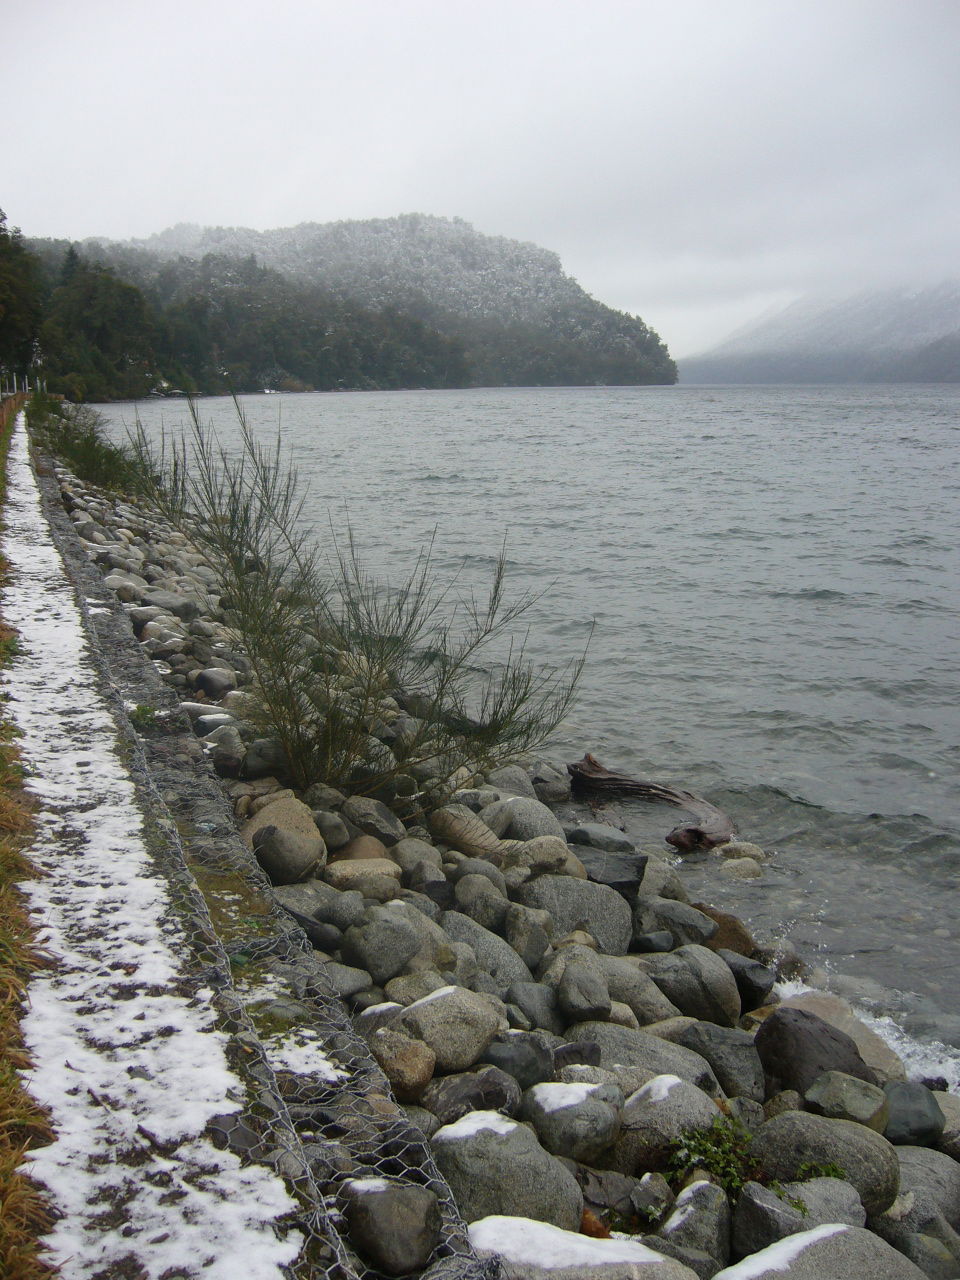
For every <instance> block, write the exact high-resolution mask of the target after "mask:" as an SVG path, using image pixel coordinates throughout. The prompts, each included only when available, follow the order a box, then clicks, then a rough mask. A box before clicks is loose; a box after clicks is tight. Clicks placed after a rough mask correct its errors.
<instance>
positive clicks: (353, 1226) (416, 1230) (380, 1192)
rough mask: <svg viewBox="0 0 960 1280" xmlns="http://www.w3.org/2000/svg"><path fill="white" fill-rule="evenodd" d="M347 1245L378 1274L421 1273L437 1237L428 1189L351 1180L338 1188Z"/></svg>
mask: <svg viewBox="0 0 960 1280" xmlns="http://www.w3.org/2000/svg"><path fill="white" fill-rule="evenodd" d="M341 1197H342V1200H343V1213H344V1218H345V1219H346V1223H347V1231H348V1234H349V1236H350V1242H351V1243H352V1244H353V1245H354V1246H355V1248H356V1249H357V1250H358V1252H359V1253H360V1254H361V1255H362V1256H363V1257H364V1258H365V1259H366V1260H367V1261H368V1262H369V1263H371V1264H372V1265H373V1266H374V1267H375V1268H376V1269H377V1270H378V1271H383V1272H385V1273H386V1274H387V1275H389V1276H402V1275H406V1274H408V1273H409V1272H411V1271H421V1270H422V1269H423V1268H424V1267H425V1266H426V1265H427V1263H428V1262H429V1260H430V1256H431V1254H432V1253H433V1251H434V1249H435V1248H436V1245H437V1241H438V1240H439V1239H440V1228H441V1223H442V1219H441V1215H440V1205H439V1203H438V1201H437V1196H436V1193H435V1192H433V1191H431V1190H430V1189H429V1187H419V1186H415V1185H414V1184H413V1183H408V1182H396V1181H394V1180H393V1179H392V1178H353V1179H350V1180H349V1181H347V1182H346V1183H344V1185H343V1188H342V1190H341Z"/></svg>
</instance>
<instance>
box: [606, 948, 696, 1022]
mask: <svg viewBox="0 0 960 1280" xmlns="http://www.w3.org/2000/svg"><path fill="white" fill-rule="evenodd" d="M594 963H595V964H596V966H597V968H598V969H599V970H600V972H601V973H602V974H603V976H604V978H605V979H606V983H607V990H608V991H609V992H610V999H611V1000H617V1001H619V1002H620V1003H621V1004H625V1005H626V1006H627V1007H628V1008H629V1009H631V1010H632V1012H633V1014H634V1016H635V1017H636V1019H637V1021H638V1022H639V1023H640V1025H641V1026H646V1025H647V1023H650V1022H661V1021H663V1019H664V1018H672V1017H674V1016H675V1015H676V1014H677V1013H679V1010H678V1009H677V1006H676V1005H675V1004H673V1002H672V1001H670V1000H668V999H667V997H666V996H665V995H664V994H663V992H662V991H661V990H660V988H659V987H658V986H657V984H656V983H655V982H654V980H653V979H652V978H651V977H650V975H649V974H648V973H646V972H645V971H644V970H643V969H641V968H640V967H639V965H637V964H636V963H634V962H633V961H632V960H630V959H628V958H621V957H619V956H607V955H597V956H595V957H594Z"/></svg>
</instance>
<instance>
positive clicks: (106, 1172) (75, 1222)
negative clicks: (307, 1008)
mask: <svg viewBox="0 0 960 1280" xmlns="http://www.w3.org/2000/svg"><path fill="white" fill-rule="evenodd" d="M5 520H6V533H5V535H4V538H3V549H4V552H5V554H6V556H7V558H8V559H9V561H10V564H11V569H12V573H11V578H10V583H9V585H8V586H7V588H6V589H5V590H4V591H3V592H2V594H0V612H2V615H3V617H4V619H5V620H6V622H7V623H8V624H9V625H10V626H12V627H15V628H16V629H17V631H18V632H19V635H20V645H19V653H18V656H17V657H16V659H15V660H14V661H13V662H12V663H11V665H10V666H9V667H8V668H7V670H6V671H5V672H4V673H3V675H2V687H3V693H4V696H5V698H6V699H7V714H8V716H9V717H10V718H11V719H12V720H13V721H14V723H15V724H16V726H17V728H18V731H19V733H20V735H21V737H20V745H21V749H22V754H23V760H24V764H25V768H26V771H27V774H28V786H29V789H30V790H31V792H32V793H33V794H34V795H35V797H36V798H37V801H38V804H39V810H38V815H37V836H36V841H35V844H34V845H33V847H32V848H31V849H30V851H29V852H30V856H31V858H32V859H33V861H34V862H35V863H36V864H37V866H38V867H39V868H40V869H41V871H42V872H43V873H45V874H44V878H42V879H40V880H38V881H33V882H31V883H30V884H29V885H27V886H25V889H26V892H27V894H28V897H29V900H30V902H31V905H32V908H33V910H34V911H35V912H36V914H37V917H38V921H39V922H40V925H41V933H40V942H41V945H42V946H43V947H44V948H45V950H46V951H47V952H48V953H49V954H50V955H51V956H52V957H53V958H54V961H55V964H54V967H52V968H50V969H47V970H44V971H42V972H40V973H39V974H38V975H37V976H35V977H34V979H33V980H32V981H31V984H30V990H29V997H30V1010H29V1012H28V1014H27V1017H26V1019H25V1023H24V1034H25V1037H26V1040H27V1043H28V1046H29V1048H30V1050H31V1052H32V1054H33V1057H34V1062H35V1064H36V1065H35V1067H34V1069H33V1071H31V1072H30V1074H29V1078H28V1087H29V1089H30V1091H31V1093H33V1095H34V1096H35V1097H36V1098H37V1100H38V1101H39V1102H41V1103H42V1104H43V1105H45V1106H46V1107H48V1108H49V1109H50V1111H51V1113H52V1117H53V1122H54V1126H55V1129H56V1133H57V1139H56V1141H55V1142H54V1143H53V1144H51V1145H50V1146H48V1147H45V1148H42V1149H40V1150H37V1151H35V1152H34V1153H33V1154H32V1156H31V1157H30V1171H31V1173H32V1175H33V1176H34V1177H35V1178H36V1179H37V1180H38V1181H40V1182H42V1183H43V1184H44V1186H45V1187H46V1188H47V1189H48V1192H49V1199H50V1201H51V1203H52V1204H53V1206H54V1208H55V1209H56V1210H57V1211H58V1213H59V1214H60V1215H61V1216H60V1217H59V1220H58V1221H57V1223H56V1225H55V1226H54V1228H53V1230H52V1231H51V1233H50V1235H49V1236H48V1237H47V1239H46V1242H45V1243H46V1245H47V1246H48V1248H49V1251H50V1259H51V1261H53V1262H55V1263H56V1264H57V1265H59V1267H60V1268H61V1272H62V1274H63V1276H64V1277H67V1278H68V1280H73V1278H77V1280H79V1278H80V1277H93V1276H98V1277H102V1276H110V1275H117V1276H119V1275H124V1276H127V1275H130V1276H132V1275H137V1276H142V1277H144V1278H145V1280H146V1278H147V1277H149V1278H150V1280H159V1278H160V1277H161V1276H163V1277H165V1280H173V1278H174V1277H176V1278H177V1280H180V1278H184V1280H185V1278H187V1277H190V1278H192V1277H195V1276H196V1277H199V1276H201V1275H202V1276H203V1277H205V1278H206V1280H227V1277H230V1280H234V1278H235V1277H236V1275H237V1274H238V1271H242V1273H243V1275H244V1277H245V1280H261V1278H263V1280H266V1278H267V1277H278V1276H281V1275H283V1274H285V1264H289V1263H291V1262H292V1261H293V1260H294V1259H295V1258H296V1256H297V1254H298V1252H299V1248H300V1243H301V1240H300V1236H299V1234H298V1232H296V1231H292V1230H286V1231H285V1230H284V1229H283V1223H282V1222H278V1220H279V1219H281V1218H282V1216H283V1215H284V1214H287V1213H289V1212H291V1211H292V1210H294V1209H295V1208H296V1207H297V1206H296V1204H295V1202H294V1201H293V1200H292V1199H291V1197H290V1195H289V1193H288V1191H287V1190H286V1188H285V1186H284V1184H283V1182H282V1181H281V1180H280V1179H279V1178H278V1177H276V1176H275V1175H274V1174H273V1173H271V1172H270V1171H269V1170H268V1169H267V1168H265V1167H264V1166H262V1165H248V1166H247V1167H245V1168H244V1167H241V1164H240V1161H239V1160H238V1158H237V1157H236V1156H235V1155H234V1154H232V1153H231V1152H229V1151H222V1150H218V1149H216V1148H215V1147H214V1146H213V1145H212V1143H211V1142H210V1141H209V1139H208V1138H207V1137H205V1136H204V1132H203V1131H204V1127H205V1125H206V1124H207V1122H208V1121H209V1120H210V1119H211V1118H212V1117H213V1116H215V1115H222V1114H223V1113H232V1112H235V1111H237V1110H238V1109H239V1108H240V1106H241V1105H242V1102H243V1096H244V1085H243V1082H242V1081H241V1079H240V1078H239V1077H238V1076H237V1075H236V1074H235V1073H234V1072H232V1071H231V1069H230V1068H229V1066H228V1064H227V1059H226V1054H225V1037H224V1036H223V1035H222V1034H221V1033H220V1032H219V1031H218V1030H217V1029H216V1027H215V1025H214V1017H213V1014H212V1012H211V1010H210V1008H209V1004H208V999H207V997H208V996H209V992H205V991H204V989H203V988H202V987H201V986H198V984H197V982H196V981H195V980H191V979H190V977H189V975H188V974H187V973H186V972H185V970H184V964H183V956H184V954H185V951H186V949H187V947H188V941H187V939H186V938H185V936H184V933H183V928H182V926H181V924H180V922H179V920H178V917H177V914H176V912H175V911H174V910H172V909H171V901H170V894H169V889H168V885H167V882H166V880H165V877H164V876H163V875H162V873H161V872H160V870H159V869H158V867H157V866H156V865H155V864H154V861H153V858H152V856H151V853H150V850H149V849H148V847H147V842H146V841H145V838H144V827H143V822H142V818H141V814H140V811H139V809H138V803H137V794H136V789H135V787H134V783H133V781H132V778H131V775H130V773H129V771H128V769H127V768H126V766H125V764H124V761H123V752H122V750H121V747H120V742H119V739H118V734H117V728H116V725H115V723H114V720H113V719H112V717H111V714H110V711H109V705H108V702H107V699H106V697H105V695H104V693H103V691H102V687H101V678H100V676H99V672H98V668H97V665H96V663H95V661H94V660H93V657H92V655H91V653H90V650H89V648H88V644H87V640H86V637H85V633H84V628H83V623H82V619H81V615H80V610H79V608H78V606H77V604H76V602H75V599H74V595H73V588H72V586H71V583H70V581H69V579H68V577H67V575H66V573H65V571H64V568H63V564H62V561H61V559H60V556H59V553H58V551H57V549H56V547H55V545H54V542H53V539H52V537H51V533H50V530H49V527H48V525H47V522H46V520H45V518H44V516H43V513H42V509H41V504H40V499H39V493H38V489H37V483H36V479H35V477H34V475H33V471H32V468H31V466H30V461H29V456H28V451H27V441H26V433H25V428H24V424H23V421H22V415H21V419H20V420H19V421H18V424H17V428H16V432H15V436H14V441H13V446H12V450H11V455H10V462H9V480H8V498H7V503H6V508H5Z"/></svg>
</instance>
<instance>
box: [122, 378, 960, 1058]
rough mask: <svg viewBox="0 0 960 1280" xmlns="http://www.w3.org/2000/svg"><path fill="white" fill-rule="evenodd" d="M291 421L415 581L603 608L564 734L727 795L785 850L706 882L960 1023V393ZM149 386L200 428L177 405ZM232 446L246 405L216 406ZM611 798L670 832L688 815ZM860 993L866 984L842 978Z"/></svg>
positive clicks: (552, 404) (438, 399)
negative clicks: (495, 584) (419, 570)
mask: <svg viewBox="0 0 960 1280" xmlns="http://www.w3.org/2000/svg"><path fill="white" fill-rule="evenodd" d="M242 404H243V408H244V411H245V413H246V414H247V415H248V418H249V421H250V423H251V424H252V426H253V427H254V428H255V430H256V432H257V433H258V434H259V433H261V432H262V433H264V435H265V436H266V437H267V438H272V437H273V436H275V434H276V432H277V430H278V428H279V430H280V432H281V434H282V440H283V446H284V448H285V449H287V450H289V453H290V456H291V457H292V459H293V460H294V461H295V463H296V465H297V467H298V469H299V471H300V473H301V475H302V477H303V478H304V480H305V481H306V482H307V483H308V484H309V487H310V512H311V516H312V518H313V519H314V521H315V524H316V528H317V531H318V537H320V538H322V539H326V540H328V541H329V540H330V538H331V536H332V534H331V530H332V531H333V532H335V533H338V534H339V535H341V536H342V535H343V533H344V531H345V529H346V528H347V524H348V521H349V524H350V525H351V526H352V528H353V530H354V531H355V533H356V535H357V538H358V540H359V542H360V545H361V547H362V548H363V550H364V552H365V555H366V558H367V561H368V563H369V564H370V566H371V567H372V568H374V569H376V570H377V571H378V572H382V573H384V574H386V575H387V576H389V577H392V578H396V577H399V576H400V575H401V573H402V572H403V570H404V568H409V567H410V565H411V564H412V562H413V559H414V557H415V555H416V552H417V550H418V548H420V547H421V546H422V545H423V544H424V543H425V542H427V541H429V539H430V538H431V536H432V534H433V532H434V530H436V542H435V563H436V567H437V570H438V571H439V572H440V574H441V575H444V574H449V575H452V574H453V573H455V572H456V571H457V570H458V569H459V571H460V575H461V576H460V583H461V585H463V586H475V587H477V588H480V587H482V585H483V584H484V582H486V581H488V580H489V574H490V571H491V569H492V566H493V564H494V562H495V559H496V556H497V554H498V552H499V549H500V547H501V544H502V542H503V539H504V537H506V539H507V556H508V563H509V584H510V587H511V589H513V590H516V591H524V590H528V589H534V590H537V591H540V592H542V594H541V596H540V599H539V600H538V602H537V604H536V605H535V606H534V608H533V609H532V611H531V613H530V614H529V618H528V620H529V624H530V641H529V647H530V652H531V653H532V654H534V655H536V657H537V658H538V660H542V661H543V662H545V663H549V664H557V665H560V664H563V663H565V662H568V661H570V660H572V659H575V658H576V657H577V656H578V655H579V653H580V652H581V650H582V648H583V645H584V644H585V642H586V640H587V638H588V636H589V634H590V630H591V626H594V632H593V638H592V641H591V643H590V649H589V654H588V660H587V665H586V668H585V671H584V675H583V679H582V684H581V689H580V694H579V698H578V701H577V704H576V707H575V709H574V711H573V713H572V714H571V716H570V717H569V719H568V721H567V723H566V724H565V725H564V726H563V728H562V730H561V732H560V734H559V735H558V740H557V741H556V742H555V743H554V744H553V745H552V746H551V748H550V750H549V751H548V752H546V753H545V754H547V755H548V756H549V757H550V758H552V759H556V760H573V759H578V758H579V757H580V756H581V755H582V754H583V752H584V751H585V750H590V751H592V752H593V753H594V754H596V755H597V756H598V757H599V758H600V759H601V760H602V761H603V763H604V764H606V765H608V766H609V767H611V768H616V769H619V770H622V771H625V772H628V773H631V774H634V775H636V776H640V777H652V778H655V779H657V780H659V781H670V782H674V783H676V784H679V785H681V786H684V787H687V788H688V789H690V790H693V791H696V792H698V793H699V794H701V795H704V796H706V797H707V798H708V799H710V800H712V801H713V802H714V803H716V804H717V805H719V806H720V807H721V808H724V809H726V810H727V811H728V812H729V813H730V814H731V815H732V816H733V817H734V819H735V820H736V822H737V824H738V826H739V829H740V832H741V834H742V836H743V838H744V839H747V840H751V841H754V842H756V843H758V844H761V845H763V846H764V848H765V849H767V850H769V851H770V852H771V853H772V855H773V857H772V861H771V863H770V864H769V866H768V867H767V869H766V870H765V872H764V876H763V879H762V880H760V881H756V882H750V883H749V884H741V883H733V882H730V881H726V880H723V879H718V878H717V876H716V871H715V867H716V862H715V859H703V858H701V859H697V858H694V859H693V860H691V861H690V862H689V863H688V866H687V868H686V870H685V873H684V874H685V878H686V879H687V881H688V882H689V883H691V884H692V886H693V888H694V890H695V893H700V892H701V891H702V895H703V897H704V898H707V897H709V899H710V900H712V901H714V902H715V903H716V904H717V905H725V906H727V907H728V908H729V909H731V910H735V911H736V912H737V913H738V914H740V915H742V916H743V917H744V918H745V919H747V920H748V921H749V922H750V923H751V925H752V926H753V927H754V928H755V930H756V931H757V933H758V934H759V935H761V936H765V935H772V934H776V935H779V936H784V937H787V938H789V939H790V940H791V941H793V942H794V943H795V944H796V945H797V947H799V948H800V950H801V951H802V952H803V953H804V954H805V955H807V956H808V957H809V958H810V959H811V960H813V961H814V962H815V963H818V964H821V965H824V966H825V967H826V968H828V969H830V970H832V971H833V972H834V973H835V974H838V975H847V978H848V982H847V989H848V990H849V991H851V992H852V994H854V995H855V996H856V997H857V998H858V1000H859V1001H860V1003H861V1004H864V1005H866V1006H868V1007H870V1008H873V1009H874V1010H876V1011H879V1012H889V1013H893V1014H895V1015H896V1016H897V1017H898V1018H899V1019H900V1020H901V1021H902V1022H904V1023H905V1024H906V1025H908V1026H911V1027H912V1028H913V1029H914V1030H916V1031H918V1032H919V1033H921V1034H925V1035H928V1036H929V1035H932V1034H936V1035H938V1036H940V1037H941V1038H943V1039H945V1040H947V1041H949V1042H951V1043H955V1044H957V1045H960V894H958V893H957V889H958V887H960V804H958V789H957V771H958V763H960V725H958V721H960V714H958V706H960V696H958V695H960V661H958V659H960V625H958V613H960V572H958V569H960V559H958V551H957V548H958V544H960V387H956V386H954V387H951V386H890V387H876V386H870V387H717V388H711V387H684V386H679V387H638V388H613V387H610V388H569V389H521V390H516V389H510V390H494V389H491V390H471V391H431V392H416V391H411V392H369V393H366V392H364V393H350V394H335V393H334V394H307V395H290V396H280V395H269V396H268V395H264V396H247V397H243V398H242ZM135 408H136V409H137V410H139V412H140V415H141V417H142V420H143V421H144V424H145V425H146V426H147V428H148V429H149V430H150V431H155V430H157V429H158V428H159V427H160V425H161V424H163V425H164V426H165V427H166V428H167V429H168V430H176V429H177V428H178V426H179V425H180V424H181V423H182V422H183V421H185V419H186V417H187V412H186V406H185V405H184V404H183V403H182V402H176V401H152V402H149V403H145V404H141V405H139V406H136V407H134V406H131V405H111V406H102V409H103V412H104V413H105V414H106V415H107V416H108V418H109V420H110V421H111V422H112V423H113V424H115V425H116V426H117V427H119V426H120V425H121V424H123V423H129V422H131V421H132V419H133V416H134V412H135ZM200 409H201V417H202V418H203V420H204V421H209V422H212V423H214V424H215V425H216V427H217V430H218V431H219V432H220V433H221V436H222V439H223V440H224V441H225V442H226V443H227V444H228V445H229V444H231V442H234V441H235V440H236V423H235V415H234V409H233V406H232V404H231V402H230V401H229V400H226V399H209V400H204V401H202V402H200ZM608 818H609V819H611V820H614V821H622V822H623V823H624V825H625V826H626V827H627V829H628V830H629V831H630V832H631V834H634V835H635V836H637V838H638V839H642V840H644V841H645V842H647V843H649V842H651V841H652V842H653V843H655V844H657V843H661V842H662V837H663V834H664V833H665V832H666V831H667V830H669V829H670V827H672V826H673V825H674V824H675V821H676V820H677V818H676V811H665V810H663V809H662V808H659V807H655V806H648V805H643V804H641V803H640V802H637V801H633V802H624V803H622V804H619V805H617V806H616V807H615V808H613V809H611V810H610V811H609V813H608ZM838 985H843V984H842V983H839V980H838Z"/></svg>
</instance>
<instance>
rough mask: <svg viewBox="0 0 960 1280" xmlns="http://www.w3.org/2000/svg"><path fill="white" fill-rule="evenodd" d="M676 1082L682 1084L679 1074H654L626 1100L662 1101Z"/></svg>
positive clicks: (674, 1086) (675, 1085)
mask: <svg viewBox="0 0 960 1280" xmlns="http://www.w3.org/2000/svg"><path fill="white" fill-rule="evenodd" d="M678 1084H683V1081H682V1080H681V1079H680V1077H679V1076H670V1075H663V1076H654V1077H653V1079H652V1080H648V1081H647V1083H646V1084H642V1085H641V1086H640V1088H639V1089H637V1090H636V1091H635V1092H634V1093H632V1094H631V1095H630V1098H629V1099H628V1101H630V1102H632V1101H633V1100H634V1099H636V1100H637V1101H638V1102H639V1101H643V1102H664V1101H665V1100H666V1099H667V1098H668V1097H669V1096H670V1090H671V1089H675V1088H676V1087H677V1085H678Z"/></svg>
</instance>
